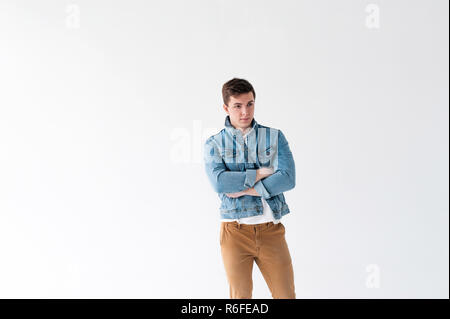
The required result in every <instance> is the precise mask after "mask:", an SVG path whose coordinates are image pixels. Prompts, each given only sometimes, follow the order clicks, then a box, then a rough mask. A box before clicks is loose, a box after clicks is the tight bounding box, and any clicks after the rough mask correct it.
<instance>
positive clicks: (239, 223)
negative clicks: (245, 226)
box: [237, 218, 241, 229]
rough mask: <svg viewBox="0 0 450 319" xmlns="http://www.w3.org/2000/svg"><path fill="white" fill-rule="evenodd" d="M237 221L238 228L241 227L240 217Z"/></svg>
mask: <svg viewBox="0 0 450 319" xmlns="http://www.w3.org/2000/svg"><path fill="white" fill-rule="evenodd" d="M237 223H238V229H241V222H240V221H239V218H238V220H237Z"/></svg>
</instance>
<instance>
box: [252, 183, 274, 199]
mask: <svg viewBox="0 0 450 319" xmlns="http://www.w3.org/2000/svg"><path fill="white" fill-rule="evenodd" d="M253 188H254V189H255V191H257V192H258V194H260V195H261V197H262V198H264V199H266V198H270V197H272V196H271V195H270V194H269V192H268V191H267V189H266V188H265V187H264V184H263V183H262V182H261V181H258V182H257V183H256V184H255V186H253Z"/></svg>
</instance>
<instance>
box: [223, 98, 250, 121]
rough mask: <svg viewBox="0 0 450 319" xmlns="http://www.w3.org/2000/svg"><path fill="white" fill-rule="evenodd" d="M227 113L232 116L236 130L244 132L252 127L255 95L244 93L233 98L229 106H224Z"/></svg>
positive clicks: (231, 119)
mask: <svg viewBox="0 0 450 319" xmlns="http://www.w3.org/2000/svg"><path fill="white" fill-rule="evenodd" d="M223 108H224V110H225V112H227V114H228V115H229V116H230V121H231V125H233V126H234V128H236V129H240V130H244V129H246V128H248V127H249V126H250V124H251V123H252V120H253V113H254V111H255V99H254V98H253V93H252V92H248V93H242V94H239V95H236V96H231V97H230V100H229V101H228V106H226V105H225V104H224V105H223Z"/></svg>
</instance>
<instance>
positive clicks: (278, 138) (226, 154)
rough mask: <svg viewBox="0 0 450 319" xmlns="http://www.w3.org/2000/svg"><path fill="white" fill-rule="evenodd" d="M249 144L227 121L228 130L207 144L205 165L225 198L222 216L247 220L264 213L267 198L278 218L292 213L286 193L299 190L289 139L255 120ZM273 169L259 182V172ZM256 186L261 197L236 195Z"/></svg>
mask: <svg viewBox="0 0 450 319" xmlns="http://www.w3.org/2000/svg"><path fill="white" fill-rule="evenodd" d="M246 138H247V143H245V142H244V138H243V135H242V132H241V131H240V130H239V129H235V128H234V127H233V126H232V125H231V123H230V117H229V115H227V116H226V118H225V128H224V129H222V130H221V131H220V132H219V133H217V134H215V135H212V136H211V137H209V138H208V139H207V140H206V142H205V144H204V153H203V154H204V163H205V170H206V174H207V176H208V179H209V181H210V183H211V185H212V187H213V189H214V191H215V192H216V193H218V196H219V198H220V199H221V205H220V208H219V210H220V216H221V218H225V219H234V218H243V217H249V216H255V215H262V214H263V204H262V200H261V197H263V198H264V199H265V200H266V201H267V204H268V205H269V206H270V208H271V209H272V211H273V214H274V218H275V219H280V218H281V217H282V216H284V215H286V214H288V213H289V212H290V211H289V207H288V205H287V204H286V200H285V198H284V195H283V192H286V191H288V190H291V189H293V188H294V187H295V163H294V158H293V157H292V153H291V150H290V148H289V145H288V142H287V140H286V137H285V136H284V134H283V133H282V132H281V130H279V129H274V128H270V127H267V126H264V125H260V124H258V123H257V122H256V120H255V119H253V120H252V123H251V130H250V131H249V132H248V134H247V136H246ZM261 167H271V168H273V170H274V173H273V174H272V175H270V176H268V177H266V178H264V179H261V180H259V181H258V182H256V183H255V180H256V170H257V169H258V168H261ZM251 187H254V188H255V190H256V191H257V192H258V193H259V194H260V195H261V197H260V196H252V195H243V196H241V197H237V198H230V197H228V196H227V195H226V193H235V192H240V191H243V190H245V189H247V188H251Z"/></svg>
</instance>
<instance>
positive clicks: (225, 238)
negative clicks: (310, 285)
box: [204, 78, 295, 299]
mask: <svg viewBox="0 0 450 319" xmlns="http://www.w3.org/2000/svg"><path fill="white" fill-rule="evenodd" d="M222 96H223V102H224V105H223V108H224V110H225V112H226V113H227V116H226V118H225V128H224V129H222V130H221V131H220V132H219V133H217V134H215V135H213V136H211V137H209V138H208V139H207V140H206V142H205V145H204V160H205V170H206V173H207V176H208V179H209V181H210V182H211V185H212V186H213V189H214V191H215V192H216V193H218V196H219V198H220V199H221V206H220V216H221V225H220V247H221V253H222V258H223V263H224V266H225V271H226V274H227V278H228V283H229V287H230V290H229V294H230V298H247V299H250V298H252V290H253V281H252V270H253V261H255V262H256V264H257V265H258V267H259V269H260V270H261V273H262V275H263V276H264V279H265V281H266V283H267V285H268V287H269V289H270V291H271V293H272V297H273V298H290V299H295V286H294V272H293V267H292V260H291V256H290V253H289V249H288V245H287V243H286V240H285V227H284V225H283V224H282V223H281V222H280V220H281V217H282V216H284V215H286V214H288V213H289V212H290V211H289V207H288V205H287V204H286V201H285V198H284V195H283V192H285V191H288V190H290V189H292V188H294V187H295V163H294V159H293V157H292V153H291V151H290V148H289V145H288V142H287V140H286V137H285V136H284V134H283V133H282V132H281V130H279V129H274V128H270V127H267V126H264V125H261V124H259V123H257V122H256V121H255V119H254V110H255V97H256V95H255V90H254V89H253V87H252V85H251V84H250V83H249V82H248V81H246V80H244V79H237V78H234V79H232V80H230V81H228V82H227V83H225V84H224V85H223V87H222Z"/></svg>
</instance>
